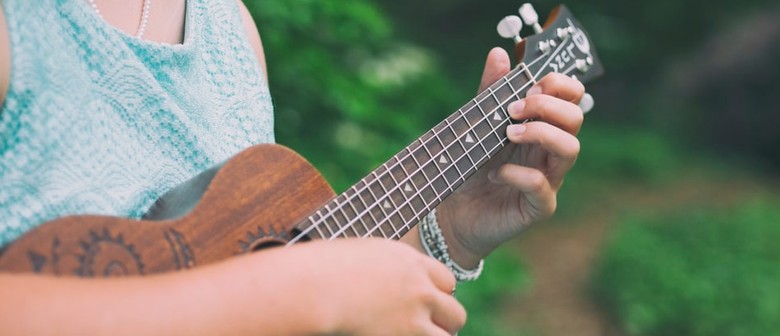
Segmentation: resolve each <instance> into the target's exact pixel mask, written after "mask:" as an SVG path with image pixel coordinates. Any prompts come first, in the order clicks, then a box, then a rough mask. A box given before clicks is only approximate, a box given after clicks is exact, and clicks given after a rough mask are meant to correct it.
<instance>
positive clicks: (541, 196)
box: [437, 48, 585, 267]
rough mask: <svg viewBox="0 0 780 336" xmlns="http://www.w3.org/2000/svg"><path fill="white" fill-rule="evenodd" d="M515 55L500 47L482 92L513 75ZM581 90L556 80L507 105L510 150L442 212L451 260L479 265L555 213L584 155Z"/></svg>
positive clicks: (491, 56) (557, 76) (545, 81)
mask: <svg viewBox="0 0 780 336" xmlns="http://www.w3.org/2000/svg"><path fill="white" fill-rule="evenodd" d="M509 68H510V61H509V56H508V55H507V54H506V52H505V51H504V50H503V49H500V48H495V49H493V50H492V51H491V52H490V54H489V55H488V59H487V62H486V64H485V71H484V74H483V77H482V82H481V85H480V91H481V90H483V89H485V88H486V87H487V86H489V85H490V84H492V83H493V82H495V81H496V80H498V79H500V78H501V77H502V76H504V75H505V74H506V73H507V72H509ZM584 92H585V89H584V87H583V85H582V84H581V83H580V82H579V81H577V80H574V79H572V78H570V77H567V76H564V75H561V74H550V75H548V76H546V77H544V78H542V79H541V80H540V81H539V82H538V84H536V85H535V86H534V87H532V88H530V89H529V90H528V95H527V97H526V98H524V99H521V100H519V101H516V102H514V103H512V104H510V105H509V107H508V110H509V111H508V112H509V115H510V117H511V118H512V119H514V120H517V121H522V120H526V119H533V121H529V122H527V123H524V124H516V125H511V126H509V128H508V129H507V136H508V137H509V140H510V142H511V143H510V144H509V145H508V146H507V147H506V148H504V149H503V150H502V152H500V153H499V154H498V155H497V156H496V157H494V158H493V159H491V160H490V161H489V162H488V163H487V164H486V165H485V166H484V167H482V169H480V170H479V171H478V172H477V173H476V174H475V175H474V176H473V177H471V178H470V179H469V180H468V181H466V183H465V184H464V185H463V186H462V187H460V188H459V189H457V190H456V191H455V193H454V194H453V195H452V196H450V197H449V198H448V199H446V200H445V201H444V202H443V203H442V204H441V205H440V206H439V207H438V209H437V214H438V219H439V223H440V226H441V227H442V230H443V231H444V234H445V236H446V238H447V244H448V245H449V249H450V254H451V255H452V257H453V259H454V260H455V261H456V262H458V263H459V264H460V265H461V266H463V267H473V266H475V265H476V264H477V263H478V262H479V260H480V259H481V258H483V257H485V256H487V255H488V254H489V253H490V252H491V251H493V249H495V248H496V247H497V246H498V245H500V244H501V243H503V242H504V241H506V240H508V239H510V238H512V237H514V236H516V235H517V234H518V233H519V232H520V231H522V230H523V229H524V228H525V227H527V226H529V225H531V224H533V223H536V222H538V221H540V220H543V219H545V218H547V217H549V216H550V215H552V213H553V212H554V211H555V207H556V194H557V192H558V190H559V188H560V187H561V184H562V183H563V178H564V176H565V175H566V173H567V172H568V171H569V169H570V168H571V167H572V165H574V161H575V160H576V158H577V155H578V154H579V149H580V147H579V146H580V145H579V141H578V140H577V138H576V134H577V132H578V131H579V129H580V126H581V125H582V121H583V113H582V110H581V109H580V108H579V106H577V103H578V102H579V101H580V99H581V98H582V95H583V93H584Z"/></svg>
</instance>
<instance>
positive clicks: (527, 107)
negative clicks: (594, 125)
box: [507, 95, 585, 135]
mask: <svg viewBox="0 0 780 336" xmlns="http://www.w3.org/2000/svg"><path fill="white" fill-rule="evenodd" d="M507 112H509V117H511V118H512V119H514V120H528V119H534V120H541V121H545V122H547V123H549V124H552V125H555V126H557V127H560V128H562V129H564V130H565V131H567V132H569V133H571V134H575V135H576V134H577V132H579V130H580V128H581V127H582V122H583V121H584V119H585V117H584V114H583V113H582V109H580V107H579V106H577V105H575V104H574V103H572V102H569V101H565V100H562V99H559V98H556V97H553V96H548V95H533V96H529V97H527V98H523V99H520V100H518V101H514V102H512V103H510V104H509V106H508V107H507Z"/></svg>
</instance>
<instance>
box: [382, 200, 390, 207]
mask: <svg viewBox="0 0 780 336" xmlns="http://www.w3.org/2000/svg"><path fill="white" fill-rule="evenodd" d="M382 206H383V207H385V209H390V208H391V205H390V202H389V201H385V204H383V205H382Z"/></svg>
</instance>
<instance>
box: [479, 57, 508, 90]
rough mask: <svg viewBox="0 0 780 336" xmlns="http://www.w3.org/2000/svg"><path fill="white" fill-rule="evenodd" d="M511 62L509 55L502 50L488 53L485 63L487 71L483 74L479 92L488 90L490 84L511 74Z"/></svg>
mask: <svg viewBox="0 0 780 336" xmlns="http://www.w3.org/2000/svg"><path fill="white" fill-rule="evenodd" d="M510 66H511V62H510V61H509V54H507V53H506V50H504V49H502V48H498V47H496V48H493V49H491V50H490V53H488V56H487V60H486V61H485V70H484V71H483V72H482V80H481V81H480V83H479V91H480V92H482V91H483V90H485V89H487V88H488V86H490V84H493V83H494V82H495V81H497V80H499V79H501V77H504V75H506V74H507V72H509V68H510Z"/></svg>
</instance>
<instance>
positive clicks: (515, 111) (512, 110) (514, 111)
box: [509, 99, 525, 119]
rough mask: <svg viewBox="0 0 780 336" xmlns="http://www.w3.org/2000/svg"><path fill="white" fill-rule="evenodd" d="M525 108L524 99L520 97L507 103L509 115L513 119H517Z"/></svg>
mask: <svg viewBox="0 0 780 336" xmlns="http://www.w3.org/2000/svg"><path fill="white" fill-rule="evenodd" d="M524 110H525V99H520V100H518V101H516V102H513V103H512V104H509V116H510V117H512V118H513V119H517V118H518V117H520V115H521V114H522V113H523V111H524Z"/></svg>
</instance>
